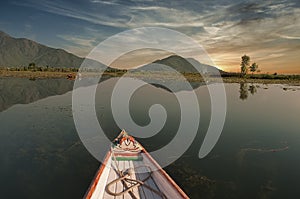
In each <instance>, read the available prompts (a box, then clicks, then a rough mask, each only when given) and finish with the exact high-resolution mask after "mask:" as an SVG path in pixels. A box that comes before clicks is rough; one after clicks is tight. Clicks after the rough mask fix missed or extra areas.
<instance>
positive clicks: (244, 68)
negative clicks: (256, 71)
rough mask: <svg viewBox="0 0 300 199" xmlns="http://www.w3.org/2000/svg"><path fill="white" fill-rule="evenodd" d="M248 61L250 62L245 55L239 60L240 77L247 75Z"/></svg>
mask: <svg viewBox="0 0 300 199" xmlns="http://www.w3.org/2000/svg"><path fill="white" fill-rule="evenodd" d="M249 62H250V57H249V56H247V55H244V56H243V57H242V62H241V76H242V77H245V76H246V75H247V72H248V67H249Z"/></svg>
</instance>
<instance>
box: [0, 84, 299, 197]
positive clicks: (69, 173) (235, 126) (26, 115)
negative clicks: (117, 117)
mask: <svg viewBox="0 0 300 199" xmlns="http://www.w3.org/2000/svg"><path fill="white" fill-rule="evenodd" d="M15 81H16V80H13V79H11V80H9V81H7V82H4V81H1V89H2V88H3V87H4V85H3V84H5V85H6V86H10V89H11V90H14V91H15V90H18V91H19V92H18V93H17V94H14V95H12V94H10V92H9V90H10V89H8V88H7V89H6V90H4V91H5V93H2V90H1V99H2V102H4V103H5V104H9V103H8V102H7V101H9V100H12V102H13V103H21V102H25V103H29V102H30V100H33V99H34V100H36V99H38V97H45V96H47V95H48V96H49V95H55V93H61V92H65V91H67V90H68V88H69V86H68V85H65V86H64V85H63V84H64V83H65V84H68V83H69V82H70V83H72V81H69V82H68V80H65V81H64V80H63V81H62V82H60V81H61V80H58V82H52V84H57V85H56V86H53V85H52V86H53V87H52V88H53V90H52V91H51V89H50V88H51V86H50V88H49V85H46V84H47V83H49V81H45V83H42V82H43V81H40V80H37V81H35V82H36V83H37V84H39V85H37V84H28V83H26V81H25V80H24V82H23V80H22V82H23V83H25V85H27V86H24V87H25V88H26V89H25V90H26V91H25V90H24V88H22V89H21V88H20V87H21V86H23V85H21V83H20V82H19V83H17V82H15ZM28 81H29V80H28ZM31 82H33V81H31ZM46 82H47V83H46ZM33 83H34V82H33ZM114 83H115V81H113V79H111V80H110V81H107V82H105V83H104V84H103V85H102V87H101V91H100V92H99V93H98V94H97V98H96V109H97V114H98V118H99V120H100V123H101V125H103V128H104V129H105V132H111V135H108V137H110V138H113V137H114V135H113V134H114V133H115V134H118V131H119V129H117V128H118V127H117V126H116V124H115V123H114V122H113V118H112V115H111V113H109V111H110V107H109V105H110V103H109V95H111V88H112V87H113V84H114ZM13 85H14V86H13ZM16 85H19V87H18V86H16ZM30 85H31V86H32V88H28V86H30ZM225 86H226V90H227V94H228V95H227V96H228V112H227V120H226V123H225V126H224V129H223V133H222V137H221V139H220V140H219V142H218V143H217V145H216V146H215V148H214V150H213V151H212V152H211V153H210V154H209V155H208V156H207V157H206V158H204V159H199V158H198V152H199V148H200V146H199V145H200V143H202V142H203V137H204V135H205V132H206V131H207V128H208V125H209V121H210V110H209V107H210V101H209V93H208V92H207V90H205V87H199V88H197V89H195V92H196V93H197V95H198V97H199V99H200V103H201V104H200V107H201V121H200V125H199V126H200V129H199V132H198V134H197V137H196V138H195V141H194V143H193V144H192V145H191V147H190V149H189V150H188V151H187V152H186V153H185V154H184V155H183V156H182V157H181V158H180V159H179V160H177V161H176V162H175V163H174V164H172V165H170V166H168V167H167V168H166V171H167V172H168V173H169V174H170V175H171V176H172V178H173V179H174V180H175V181H176V182H177V183H178V184H179V185H180V186H181V187H182V188H183V189H184V190H185V191H186V192H187V194H188V195H189V196H190V197H191V198H268V197H273V198H297V197H298V196H299V194H300V191H299V189H298V184H299V183H298V182H299V179H300V172H299V168H300V161H299V153H300V145H299V140H300V135H299V129H300V126H299V125H300V123H299V114H300V106H299V99H300V91H299V90H298V89H299V87H294V89H297V90H296V91H293V92H289V91H284V90H283V89H282V87H280V86H274V85H270V86H269V87H268V89H265V87H266V86H265V85H258V84H253V85H252V84H226V85H225ZM43 87H45V88H46V90H47V92H45V93H44V92H42V91H43V89H42V88H43ZM54 87H56V89H57V90H55V89H54ZM70 87H72V86H70ZM285 87H287V86H285ZM259 88H260V89H259ZM288 88H289V87H288ZM22 90H24V91H22ZM257 90H259V91H258V92H257ZM237 92H239V93H240V94H241V95H242V98H243V99H246V97H245V96H247V97H249V96H250V98H251V94H253V95H254V94H255V95H254V97H253V98H251V100H246V101H244V102H241V101H240V99H239V98H238V97H237V96H236V95H237ZM23 94H24V96H22V95H23ZM17 96H18V97H20V98H21V99H22V100H21V101H18V100H16V98H17ZM25 96H27V97H25ZM28 96H32V97H28ZM33 96H34V97H33ZM101 96H105V97H104V98H103V97H101ZM71 97H72V95H71V93H70V92H69V93H66V94H64V95H60V96H53V97H51V98H47V99H44V100H40V101H36V102H34V103H30V104H26V105H23V106H14V107H11V108H9V109H7V110H6V111H2V112H0V126H1V130H0V163H1V164H0V176H1V178H0V192H1V196H2V198H82V196H83V195H84V193H85V191H86V190H87V189H88V186H89V184H90V182H91V180H92V179H93V176H94V174H95V172H96V169H97V167H98V166H99V163H98V162H97V161H96V160H95V159H94V158H93V157H92V156H91V155H90V154H89V153H88V152H87V150H86V149H85V148H84V146H83V145H82V144H81V141H80V140H79V138H78V135H77V133H76V130H75V127H74V123H73V118H72V110H71V100H72V99H71ZM3 98H4V99H5V100H3ZM173 98H174V96H172V94H171V93H169V92H166V90H165V89H163V88H157V87H154V86H151V85H149V86H147V87H145V88H144V89H141V90H138V91H137V92H136V93H135V95H134V96H133V98H132V101H131V109H130V110H131V111H132V112H131V113H132V117H133V119H134V120H135V121H136V122H137V123H138V124H141V125H146V124H147V123H149V117H148V108H149V107H150V106H151V105H152V104H153V103H162V104H163V105H165V106H166V110H167V111H168V115H169V116H168V121H167V123H166V124H167V125H166V126H165V127H164V129H163V131H162V132H161V133H159V134H157V135H156V136H154V137H152V138H146V139H139V141H140V142H142V144H143V146H145V147H146V148H147V149H148V150H150V151H151V150H156V149H158V148H160V147H162V146H164V145H165V144H166V143H168V142H169V141H170V139H171V138H172V137H173V136H174V135H173V133H174V132H176V130H177V128H178V127H177V126H176V124H178V123H179V122H180V117H179V116H180V112H179V110H178V103H177V102H176V100H175V99H173ZM24 99H30V100H29V101H24ZM2 102H1V103H2ZM11 104H12V103H11ZM254 106H256V107H257V108H255V109H254V108H253V107H254ZM266 110H268V111H266ZM284 113H288V114H284ZM241 116H243V117H241ZM253 124H255V125H253ZM187 133H189V132H187ZM12 190H15V191H12Z"/></svg>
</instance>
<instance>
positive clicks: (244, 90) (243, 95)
mask: <svg viewBox="0 0 300 199" xmlns="http://www.w3.org/2000/svg"><path fill="white" fill-rule="evenodd" d="M247 98H248V84H247V83H240V99H241V100H245V99H247Z"/></svg>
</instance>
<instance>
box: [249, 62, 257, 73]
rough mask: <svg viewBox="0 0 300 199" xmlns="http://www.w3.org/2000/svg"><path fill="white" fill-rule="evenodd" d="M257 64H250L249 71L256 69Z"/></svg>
mask: <svg viewBox="0 0 300 199" xmlns="http://www.w3.org/2000/svg"><path fill="white" fill-rule="evenodd" d="M257 68H258V65H257V64H256V63H255V62H254V63H253V64H252V65H251V66H250V71H251V72H252V75H253V73H254V72H255V71H256V70H257Z"/></svg>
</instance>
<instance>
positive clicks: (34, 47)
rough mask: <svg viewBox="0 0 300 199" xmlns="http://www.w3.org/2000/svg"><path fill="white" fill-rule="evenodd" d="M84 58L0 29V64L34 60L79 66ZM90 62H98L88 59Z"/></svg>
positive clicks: (16, 63) (57, 64)
mask: <svg viewBox="0 0 300 199" xmlns="http://www.w3.org/2000/svg"><path fill="white" fill-rule="evenodd" d="M83 60H84V58H81V57H78V56H76V55H74V54H72V53H68V52H67V51H65V50H62V49H55V48H50V47H47V46H45V45H42V44H39V43H37V42H34V41H32V40H29V39H25V38H13V37H11V36H9V35H8V34H6V33H4V32H2V31H0V66H5V67H18V66H28V64H29V63H31V62H34V63H35V64H36V65H38V66H47V65H48V66H50V67H67V68H70V67H76V68H78V67H80V65H81V63H82V62H83ZM88 61H89V62H90V63H91V64H97V65H98V64H99V63H98V62H96V61H93V60H88Z"/></svg>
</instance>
